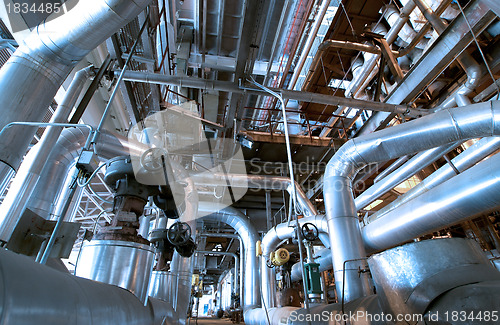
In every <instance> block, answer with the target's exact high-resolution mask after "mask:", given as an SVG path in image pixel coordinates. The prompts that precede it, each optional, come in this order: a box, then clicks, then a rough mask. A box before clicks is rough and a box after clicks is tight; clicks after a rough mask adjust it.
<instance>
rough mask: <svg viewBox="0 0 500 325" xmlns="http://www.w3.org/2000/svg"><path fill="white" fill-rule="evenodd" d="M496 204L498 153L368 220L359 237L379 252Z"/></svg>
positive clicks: (499, 199) (499, 195) (498, 201)
mask: <svg viewBox="0 0 500 325" xmlns="http://www.w3.org/2000/svg"><path fill="white" fill-rule="evenodd" d="M497 124H498V123H497ZM497 127H498V125H497ZM499 206H500V155H495V156H493V157H491V158H489V159H486V160H485V161H483V162H481V163H479V164H477V165H476V166H474V167H471V168H470V169H468V170H466V171H464V172H463V173H461V174H460V175H457V176H455V177H454V178H452V179H450V180H449V181H447V182H444V183H442V184H440V185H438V186H436V187H435V188H433V189H431V190H429V191H427V192H426V193H424V194H422V195H420V196H419V197H417V198H415V199H413V200H411V201H409V202H406V203H404V204H402V205H401V206H400V207H398V208H397V209H394V210H392V211H391V212H388V213H387V214H385V215H384V217H382V218H379V219H377V220H375V221H373V222H371V223H370V224H368V225H367V226H365V227H364V228H363V229H362V236H363V240H364V244H365V247H366V249H367V251H370V252H374V251H380V250H384V249H387V248H389V247H392V246H395V245H398V244H400V243H402V242H405V241H409V240H412V239H414V238H416V237H419V236H422V235H425V234H428V233H431V232H433V231H436V230H439V229H442V228H445V227H448V226H451V225H454V224H457V223H460V222H463V221H465V220H468V219H470V218H472V217H474V216H475V215H477V214H479V213H487V212H489V211H492V210H494V209H497V208H498V207H499Z"/></svg>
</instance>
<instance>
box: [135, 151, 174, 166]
mask: <svg viewBox="0 0 500 325" xmlns="http://www.w3.org/2000/svg"><path fill="white" fill-rule="evenodd" d="M167 155H168V153H167V151H166V150H165V149H163V148H149V149H148V150H146V151H144V153H143V154H142V155H141V160H140V163H141V166H142V167H143V168H144V169H145V170H147V171H150V172H156V171H159V170H160V169H162V168H163V162H162V159H161V157H162V156H163V157H167ZM164 159H166V158H164Z"/></svg>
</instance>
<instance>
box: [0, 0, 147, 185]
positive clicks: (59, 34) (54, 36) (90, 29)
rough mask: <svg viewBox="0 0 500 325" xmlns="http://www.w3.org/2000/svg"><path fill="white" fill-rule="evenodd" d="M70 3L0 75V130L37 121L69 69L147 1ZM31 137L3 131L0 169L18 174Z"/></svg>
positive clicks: (21, 48)
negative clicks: (13, 124)
mask: <svg viewBox="0 0 500 325" xmlns="http://www.w3.org/2000/svg"><path fill="white" fill-rule="evenodd" d="M72 2H73V4H74V5H75V7H74V8H73V9H72V10H70V11H69V12H67V13H65V14H63V15H61V16H60V17H58V18H56V19H53V20H45V21H44V22H42V23H41V24H40V25H39V26H38V27H37V28H35V29H34V30H33V32H32V33H31V35H30V36H29V37H28V38H27V39H26V40H25V41H24V43H23V44H21V45H20V46H19V48H18V49H17V51H16V52H14V54H13V55H12V56H11V57H10V59H9V60H8V61H7V63H5V64H4V65H3V67H2V69H1V70H0V115H1V116H2V119H1V121H0V128H3V127H4V126H5V125H6V124H8V123H10V122H13V121H31V122H38V121H41V120H42V119H43V116H44V115H45V112H46V111H47V107H49V105H50V103H51V101H52V100H53V98H54V96H55V95H56V93H57V90H58V89H59V87H60V86H61V84H62V83H63V81H64V80H65V79H66V77H67V76H68V74H69V73H70V72H71V70H72V69H73V67H74V66H75V65H76V64H77V63H78V62H79V61H80V60H81V59H82V58H83V57H84V56H85V55H87V54H88V53H89V52H90V51H92V50H93V49H94V48H96V47H97V46H98V45H99V44H101V43H102V42H103V41H104V40H106V39H107V38H108V37H110V36H111V35H112V34H113V33H115V32H116V30H118V29H119V28H120V27H122V26H123V25H125V24H126V23H128V22H129V21H130V20H132V19H133V18H135V17H136V16H137V15H138V14H139V13H140V12H141V11H142V10H144V8H145V7H146V6H147V5H148V4H149V3H150V2H151V1H150V0H135V1H129V0H86V1H72ZM28 130H29V131H28ZM34 132H35V129H34V128H30V129H25V130H24V132H18V130H9V131H7V132H6V133H5V134H4V135H3V136H2V138H1V139H0V162H1V163H0V165H8V166H10V167H11V168H13V169H17V168H18V167H19V163H20V162H21V160H22V157H23V156H24V154H25V153H26V148H27V147H28V145H29V143H30V141H31V139H32V138H33V134H34ZM2 170H3V169H2ZM0 178H3V175H0Z"/></svg>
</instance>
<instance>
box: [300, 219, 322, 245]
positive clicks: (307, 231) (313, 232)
mask: <svg viewBox="0 0 500 325" xmlns="http://www.w3.org/2000/svg"><path fill="white" fill-rule="evenodd" d="M301 231H302V237H303V238H304V239H306V240H308V241H315V240H316V239H318V236H319V231H318V228H317V227H316V226H315V225H314V224H312V223H310V222H307V223H305V224H303V225H302V227H301Z"/></svg>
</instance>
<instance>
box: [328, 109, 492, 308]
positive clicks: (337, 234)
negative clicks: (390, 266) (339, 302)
mask: <svg viewBox="0 0 500 325" xmlns="http://www.w3.org/2000/svg"><path fill="white" fill-rule="evenodd" d="M499 116H500V102H499V101H491V102H486V103H481V104H475V105H469V106H465V107H459V108H453V109H446V110H442V111H439V112H436V113H434V114H432V115H430V116H425V117H422V118H419V119H416V120H413V121H410V122H407V123H404V124H400V125H397V126H394V127H391V128H388V129H384V130H381V131H378V132H374V133H371V134H367V135H365V136H362V137H359V138H354V139H351V140H349V141H348V142H347V143H346V144H344V145H343V146H342V147H341V148H340V149H339V150H338V151H337V152H336V153H335V155H334V156H333V157H332V159H331V160H330V161H329V162H328V165H327V168H326V172H325V176H324V185H323V193H324V198H325V207H326V215H327V220H328V228H329V234H330V243H331V247H332V261H333V268H334V272H335V280H336V287H337V295H338V297H339V298H342V288H344V295H345V296H344V299H345V301H346V302H348V301H351V300H353V299H356V298H359V297H361V296H363V295H364V293H365V292H366V291H367V289H368V288H365V287H364V286H363V285H362V281H361V279H360V278H359V276H358V267H364V265H363V263H362V262H359V261H358V262H351V263H349V269H346V270H344V263H345V262H346V261H351V260H356V259H363V258H365V256H366V252H365V248H364V245H363V241H362V238H361V232H360V229H359V224H358V218H357V214H356V206H355V204H354V199H353V194H352V180H353V178H354V176H355V175H356V173H357V172H358V171H359V170H360V169H361V168H363V167H364V166H366V165H367V164H369V163H374V162H379V161H387V160H391V159H395V158H398V157H401V156H404V155H408V154H412V153H415V152H420V151H423V150H427V149H430V148H434V147H437V146H440V145H444V144H447V143H453V142H457V141H459V140H466V139H471V138H477V137H483V136H495V135H500V118H499ZM344 276H345V281H346V282H345V283H342V282H343V280H342V279H343V277H344Z"/></svg>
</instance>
